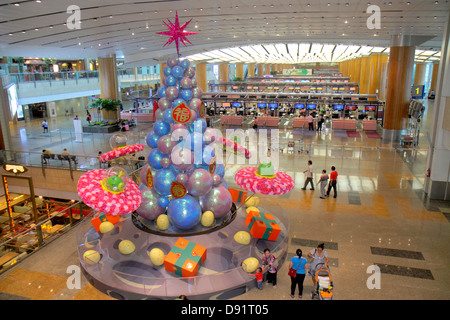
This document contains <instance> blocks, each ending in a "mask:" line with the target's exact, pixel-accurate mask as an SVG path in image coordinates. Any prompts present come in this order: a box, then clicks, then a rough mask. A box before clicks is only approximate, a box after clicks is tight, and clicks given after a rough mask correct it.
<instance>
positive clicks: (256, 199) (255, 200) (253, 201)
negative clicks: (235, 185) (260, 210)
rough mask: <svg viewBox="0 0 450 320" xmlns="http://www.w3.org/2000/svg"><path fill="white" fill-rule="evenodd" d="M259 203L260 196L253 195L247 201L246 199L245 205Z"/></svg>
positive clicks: (254, 205) (250, 205)
mask: <svg viewBox="0 0 450 320" xmlns="http://www.w3.org/2000/svg"><path fill="white" fill-rule="evenodd" d="M258 205H259V198H258V197H255V196H253V197H251V198H250V199H248V200H247V201H245V206H246V207H247V208H248V207H257V206H258Z"/></svg>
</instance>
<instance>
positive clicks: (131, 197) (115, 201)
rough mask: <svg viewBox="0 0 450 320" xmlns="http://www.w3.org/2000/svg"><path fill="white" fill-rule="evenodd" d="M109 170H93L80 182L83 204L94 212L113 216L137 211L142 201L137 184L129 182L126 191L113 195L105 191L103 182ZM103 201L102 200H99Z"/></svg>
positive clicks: (79, 187)
mask: <svg viewBox="0 0 450 320" xmlns="http://www.w3.org/2000/svg"><path fill="white" fill-rule="evenodd" d="M106 173H107V170H104V169H100V170H91V171H89V172H87V173H85V174H83V175H82V176H81V177H80V179H79V180H78V186H77V190H78V194H79V195H80V197H81V199H82V200H83V202H84V203H85V204H86V205H87V206H89V207H91V208H92V209H94V210H97V211H100V212H103V213H105V214H112V215H124V214H127V213H130V212H133V211H135V210H136V209H137V208H138V207H139V206H140V205H141V201H142V195H141V191H140V190H139V187H138V186H137V184H136V183H135V182H134V181H132V180H129V181H128V183H127V186H126V187H125V191H124V192H122V193H118V194H113V193H110V192H108V191H105V190H103V188H102V185H101V181H102V180H103V178H104V177H105V176H106ZM99 199H101V200H99Z"/></svg>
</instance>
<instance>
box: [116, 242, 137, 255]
mask: <svg viewBox="0 0 450 320" xmlns="http://www.w3.org/2000/svg"><path fill="white" fill-rule="evenodd" d="M134 249H136V246H135V245H134V243H133V242H131V241H130V240H122V241H120V243H119V252H120V253H121V254H130V253H132V252H133V251H134Z"/></svg>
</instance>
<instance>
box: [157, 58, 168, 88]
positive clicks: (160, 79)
mask: <svg viewBox="0 0 450 320" xmlns="http://www.w3.org/2000/svg"><path fill="white" fill-rule="evenodd" d="M165 67H167V63H160V64H159V83H160V84H161V85H162V86H163V85H164V82H163V79H164V68H165Z"/></svg>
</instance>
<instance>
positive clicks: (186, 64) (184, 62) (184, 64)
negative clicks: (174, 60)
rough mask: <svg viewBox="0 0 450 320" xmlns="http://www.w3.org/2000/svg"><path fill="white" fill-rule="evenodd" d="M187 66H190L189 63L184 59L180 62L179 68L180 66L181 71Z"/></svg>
mask: <svg viewBox="0 0 450 320" xmlns="http://www.w3.org/2000/svg"><path fill="white" fill-rule="evenodd" d="M189 65H190V62H189V60H188V59H184V60H183V61H181V63H180V66H181V67H182V68H183V69H186V68H187V67H189Z"/></svg>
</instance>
